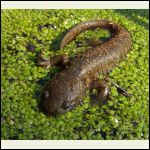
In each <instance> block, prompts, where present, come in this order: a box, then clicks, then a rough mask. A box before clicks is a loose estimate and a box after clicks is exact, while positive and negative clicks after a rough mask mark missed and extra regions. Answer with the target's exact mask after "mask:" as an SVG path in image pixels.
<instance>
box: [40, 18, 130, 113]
mask: <svg viewBox="0 0 150 150" xmlns="http://www.w3.org/2000/svg"><path fill="white" fill-rule="evenodd" d="M95 28H102V29H107V30H108V31H110V33H111V38H110V39H109V40H108V41H106V42H104V43H101V44H100V45H97V46H95V47H93V48H91V49H88V50H86V51H84V52H82V53H80V54H78V55H77V56H76V57H75V58H74V59H73V60H71V61H70V62H69V64H68V65H67V66H66V68H64V69H63V70H62V71H61V72H60V73H57V74H56V75H54V76H53V78H52V80H50V81H49V82H48V83H47V84H46V85H45V87H44V89H43V92H42V94H41V97H40V108H41V109H42V111H43V112H44V113H45V114H46V115H57V114H62V113H64V112H66V111H68V110H70V109H72V108H74V107H75V106H77V105H79V104H80V103H81V102H82V100H83V98H84V96H85V92H86V91H87V90H88V89H89V88H90V86H91V84H92V83H93V81H95V80H96V79H98V77H99V75H100V74H104V75H105V74H108V73H109V72H110V71H111V70H112V69H113V68H114V66H115V65H117V64H118V63H119V62H120V61H121V60H122V59H123V58H124V57H125V56H126V55H127V53H128V51H129V50H130V48H131V44H132V42H131V36H130V33H129V32H128V31H127V30H126V29H125V28H123V27H122V26H120V25H119V24H116V23H113V22H111V21H107V20H94V21H88V22H82V23H80V24H79V25H76V26H75V27H73V28H72V29H70V30H69V31H68V33H67V34H66V35H65V37H64V38H63V40H62V43H61V46H60V47H61V48H64V47H65V46H66V45H67V44H68V43H69V42H71V41H72V40H74V38H75V37H76V36H77V35H78V34H80V33H81V32H84V31H85V30H90V29H95Z"/></svg>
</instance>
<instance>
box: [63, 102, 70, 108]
mask: <svg viewBox="0 0 150 150" xmlns="http://www.w3.org/2000/svg"><path fill="white" fill-rule="evenodd" d="M62 108H63V109H69V108H70V104H69V103H68V102H67V101H64V102H63V103H62Z"/></svg>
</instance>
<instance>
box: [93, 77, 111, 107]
mask: <svg viewBox="0 0 150 150" xmlns="http://www.w3.org/2000/svg"><path fill="white" fill-rule="evenodd" d="M109 92H110V87H109V86H108V84H107V82H106V81H104V80H101V81H100V80H94V81H93V82H92V84H91V87H90V97H91V99H92V101H91V103H92V105H101V104H104V103H105V102H106V101H107V100H108V99H109Z"/></svg>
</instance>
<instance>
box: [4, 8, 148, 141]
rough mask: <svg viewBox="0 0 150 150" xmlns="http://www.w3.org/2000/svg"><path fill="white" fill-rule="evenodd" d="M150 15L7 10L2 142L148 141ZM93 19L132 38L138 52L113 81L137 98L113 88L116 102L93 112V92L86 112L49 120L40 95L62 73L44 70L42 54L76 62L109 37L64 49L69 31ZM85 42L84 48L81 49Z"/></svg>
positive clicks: (88, 34)
mask: <svg viewBox="0 0 150 150" xmlns="http://www.w3.org/2000/svg"><path fill="white" fill-rule="evenodd" d="M148 14H149V13H148V10H2V13H1V16H2V23H1V24H2V32H1V36H2V40H1V42H2V44H1V112H2V113H1V125H2V126H1V133H2V134H1V139H5V140H6V139H13V140H15V139H25V140H30V139H31V140H32V139H53V140H54V139H58V140H59V139H67V140H70V139H74V140H75V139H92V140H95V139H96V140H120V139H130V140H132V139H136V140H138V139H148V138H149V133H148V132H149V117H148V116H149V108H148V105H149V86H148V84H149V78H148V71H149V65H148V61H149V57H148V56H149V47H148V44H149V40H148V39H149V35H148V33H149V30H148V23H149V20H148V19H149V16H148ZM93 19H108V20H111V21H113V22H118V23H119V24H121V25H122V26H124V27H125V28H126V29H127V30H128V31H129V32H130V33H131V36H132V41H133V46H132V50H131V51H130V52H129V54H128V56H127V58H126V59H124V60H123V61H122V62H121V63H120V64H119V65H118V66H116V67H115V68H114V69H113V70H112V72H111V73H110V74H109V77H111V79H113V80H114V81H115V82H117V83H118V84H119V85H120V86H122V87H123V88H125V89H127V91H128V92H129V93H130V94H132V97H130V98H127V97H124V96H123V95H120V94H119V93H118V92H117V90H116V88H115V87H112V88H111V93H110V98H111V100H108V101H107V102H106V104H104V105H102V106H95V107H92V106H91V105H90V100H89V94H88V91H87V94H86V97H85V98H84V100H83V106H78V107H76V108H75V109H74V110H72V111H69V112H67V113H65V114H63V115H60V116H58V117H46V116H45V115H44V114H43V113H42V112H40V111H39V108H38V102H39V95H40V92H41V90H42V88H43V85H44V84H45V83H46V82H47V81H48V80H49V79H50V78H51V75H52V74H55V73H56V72H59V68H56V67H53V68H51V69H49V70H45V69H44V68H41V67H38V66H37V65H36V58H37V54H38V53H39V52H40V50H44V55H45V56H48V55H50V56H52V55H55V54H58V53H67V54H68V55H69V56H70V57H73V56H74V55H75V54H76V53H77V51H78V52H80V51H82V50H85V49H86V48H85V47H86V42H85V39H86V38H88V39H90V38H91V37H97V38H100V37H106V36H108V32H106V31H102V30H95V31H87V32H85V33H82V34H81V35H79V36H78V37H77V38H76V40H75V41H73V42H71V43H70V44H69V45H68V46H67V47H66V48H64V49H59V45H60V42H61V40H62V38H63V36H64V34H65V33H66V32H67V31H68V29H69V28H71V27H73V26H74V25H75V24H77V23H80V22H81V21H88V20H93ZM80 42H81V44H82V46H81V47H76V45H77V43H78V44H79V43H80ZM29 45H30V46H32V49H31V48H29Z"/></svg>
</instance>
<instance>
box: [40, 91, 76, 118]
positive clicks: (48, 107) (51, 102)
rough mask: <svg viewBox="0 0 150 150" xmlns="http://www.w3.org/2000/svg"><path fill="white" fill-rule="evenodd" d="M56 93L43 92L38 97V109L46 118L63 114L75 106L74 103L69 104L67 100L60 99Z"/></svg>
mask: <svg viewBox="0 0 150 150" xmlns="http://www.w3.org/2000/svg"><path fill="white" fill-rule="evenodd" d="M58 93H59V92H58ZM58 93H57V92H55V93H53V90H52V91H49V90H43V92H42V94H41V96H40V105H39V107H40V109H41V110H42V112H43V113H44V114H46V115H47V116H55V115H57V114H63V113H65V112H66V111H68V110H70V109H72V108H74V106H75V101H72V102H71V103H70V101H69V99H62V98H61V97H60V96H59V94H58Z"/></svg>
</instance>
